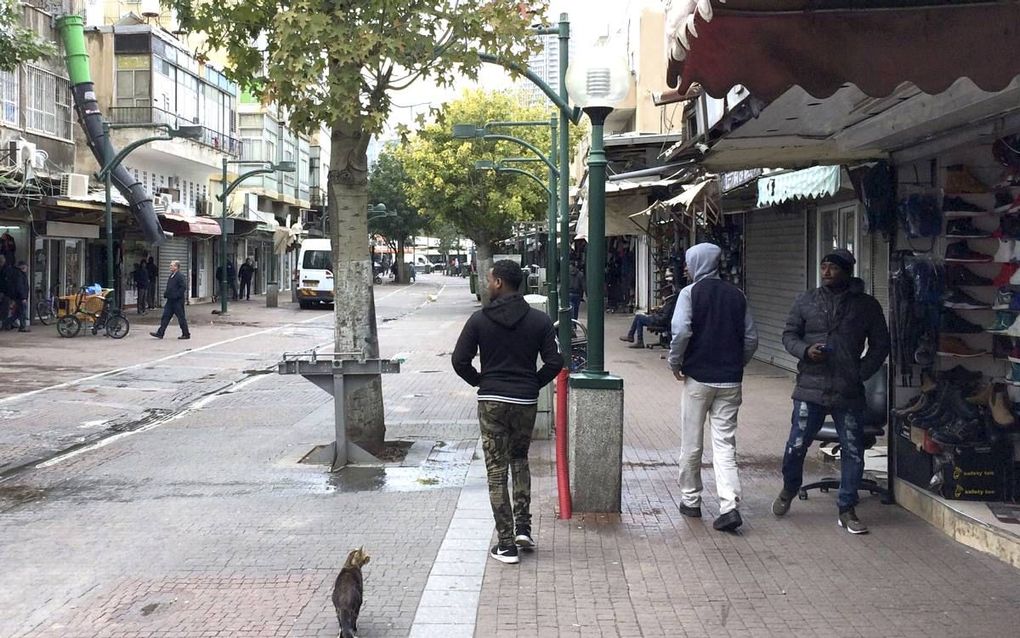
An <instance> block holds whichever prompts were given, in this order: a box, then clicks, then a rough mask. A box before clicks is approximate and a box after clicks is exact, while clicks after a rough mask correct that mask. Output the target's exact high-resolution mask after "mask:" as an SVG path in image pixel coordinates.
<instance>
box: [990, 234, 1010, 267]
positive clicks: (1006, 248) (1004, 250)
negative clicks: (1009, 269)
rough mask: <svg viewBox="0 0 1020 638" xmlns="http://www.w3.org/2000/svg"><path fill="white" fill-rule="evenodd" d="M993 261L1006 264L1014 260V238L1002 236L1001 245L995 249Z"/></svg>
mask: <svg viewBox="0 0 1020 638" xmlns="http://www.w3.org/2000/svg"><path fill="white" fill-rule="evenodd" d="M992 261H994V262H996V263H999V264H1006V263H1009V262H1011V261H1013V240H1012V239H1006V238H1000V239H999V247H998V248H997V249H996V250H995V255H994V256H992Z"/></svg>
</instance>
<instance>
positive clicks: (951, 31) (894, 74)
mask: <svg viewBox="0 0 1020 638" xmlns="http://www.w3.org/2000/svg"><path fill="white" fill-rule="evenodd" d="M960 2H961V3H955V4H941V5H939V6H927V7H920V8H919V7H913V8H889V7H890V6H895V5H897V4H898V5H900V6H901V7H902V6H903V5H904V4H907V3H906V2H898V3H897V2H893V1H885V2H881V1H875V2H856V3H853V4H856V5H857V6H858V7H859V6H861V5H864V6H867V7H869V8H865V9H836V10H815V11H810V10H807V9H810V8H812V7H814V6H816V5H818V6H822V5H824V6H828V7H831V6H834V5H836V6H838V5H842V6H847V5H849V4H851V3H850V2H845V3H840V2H835V1H833V2H827V3H820V2H817V1H814V2H812V1H811V0H803V1H796V0H780V1H777V2H751V1H749V0H729V1H728V2H726V3H725V4H722V3H720V2H719V1H718V0H715V1H712V2H711V4H709V0H697V2H691V1H690V0H688V1H686V2H685V1H680V2H677V3H676V4H677V5H678V7H676V8H674V9H671V15H670V17H669V20H668V24H669V25H670V26H669V27H667V28H671V33H670V37H671V43H672V47H671V48H672V50H671V55H670V59H669V66H668V70H667V74H666V81H667V83H668V84H669V86H670V87H675V88H677V90H678V91H679V92H680V93H681V94H682V93H684V92H685V91H687V89H688V88H689V87H690V85H691V84H692V83H693V82H698V83H700V84H701V85H702V87H703V88H704V89H705V91H706V92H707V93H708V94H709V95H711V96H713V97H716V98H721V97H723V96H725V95H726V94H727V93H728V92H729V90H730V89H731V88H732V87H733V86H735V85H738V84H742V85H744V86H745V87H746V88H747V89H748V91H750V93H751V94H752V95H754V96H755V97H758V98H760V99H762V100H765V101H772V100H774V99H775V98H777V97H778V96H780V95H782V94H783V93H785V92H786V91H787V90H788V89H789V88H790V87H792V86H794V85H799V86H801V87H803V88H804V90H806V91H807V92H808V93H810V94H811V95H812V96H814V97H817V98H825V97H829V96H830V95H832V94H833V93H834V92H836V90H837V89H839V88H840V87H841V86H843V85H844V84H846V83H850V84H854V85H856V86H857V87H858V88H859V89H861V91H863V92H864V93H866V94H867V95H869V96H872V97H884V96H887V95H889V94H890V93H892V92H893V90H895V89H896V88H897V87H898V86H899V85H901V84H902V83H904V82H911V83H913V84H914V85H916V86H917V87H918V88H920V89H921V90H922V91H924V92H926V93H929V94H937V93H941V92H942V91H944V90H946V89H947V88H949V86H950V85H951V84H953V83H954V82H956V81H957V80H958V79H959V78H961V77H967V78H970V80H971V81H973V82H974V84H976V85H977V86H978V87H979V88H981V89H983V90H985V91H989V92H992V91H1000V90H1002V89H1004V88H1005V87H1006V85H1007V84H1009V82H1010V81H1012V80H1013V78H1015V77H1016V76H1017V75H1020V44H1018V43H1020V3H1016V2H1003V1H999V2H985V3H981V4H974V3H973V2H966V0H960ZM915 4H916V3H915ZM932 4H935V3H932ZM696 5H701V6H699V7H698V10H696V9H695V6H696ZM878 6H881V8H876V7H878ZM766 7H767V8H766ZM706 18H708V19H707V20H706ZM684 41H686V44H687V46H684ZM678 58H682V59H678Z"/></svg>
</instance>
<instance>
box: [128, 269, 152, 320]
mask: <svg viewBox="0 0 1020 638" xmlns="http://www.w3.org/2000/svg"><path fill="white" fill-rule="evenodd" d="M131 277H132V278H133V279H134V282H135V292H136V293H137V294H136V295H135V296H136V297H137V302H136V305H135V311H136V312H137V313H138V314H140V315H144V314H145V304H146V301H147V300H148V297H149V271H148V270H146V268H145V260H144V259H142V260H141V261H139V262H138V264H137V265H136V266H135V269H134V272H132V273H131Z"/></svg>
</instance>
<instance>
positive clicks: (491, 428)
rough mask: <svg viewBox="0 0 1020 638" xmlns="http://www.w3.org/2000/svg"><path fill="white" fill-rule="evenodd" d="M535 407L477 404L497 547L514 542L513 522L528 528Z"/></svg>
mask: <svg viewBox="0 0 1020 638" xmlns="http://www.w3.org/2000/svg"><path fill="white" fill-rule="evenodd" d="M537 412H538V406H537V405H517V404H515V403H502V402H500V401H479V402H478V423H479V425H480V426H481V430H482V450H483V451H484V452H485V472H486V474H487V475H488V479H489V502H490V504H491V505H492V516H493V518H495V519H496V533H497V534H498V535H499V544H500V545H504V546H506V545H512V544H513V542H514V523H515V521H516V524H517V525H518V526H527V527H530V526H531V470H530V468H529V467H528V448H530V447H531V433H532V431H533V430H534V429H535V415H536V413H537ZM508 473H512V475H513V482H514V486H513V492H514V500H513V509H512V510H511V505H510V495H509V494H508V492H507V485H506V484H507V474H508Z"/></svg>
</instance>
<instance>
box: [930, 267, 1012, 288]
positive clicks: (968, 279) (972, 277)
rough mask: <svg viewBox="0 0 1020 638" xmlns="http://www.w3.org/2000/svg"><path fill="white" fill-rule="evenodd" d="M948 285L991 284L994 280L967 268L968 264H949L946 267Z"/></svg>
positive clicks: (1007, 277)
mask: <svg viewBox="0 0 1020 638" xmlns="http://www.w3.org/2000/svg"><path fill="white" fill-rule="evenodd" d="M1010 274H1012V273H1010ZM1006 280H1007V281H1009V276H1008V275H1007V276H1006ZM946 285H947V286H991V285H992V280H991V279H989V278H988V277H982V276H981V275H978V274H975V273H974V271H972V270H971V269H969V268H967V267H966V266H949V267H948V268H946ZM1003 285H1005V284H1003Z"/></svg>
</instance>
